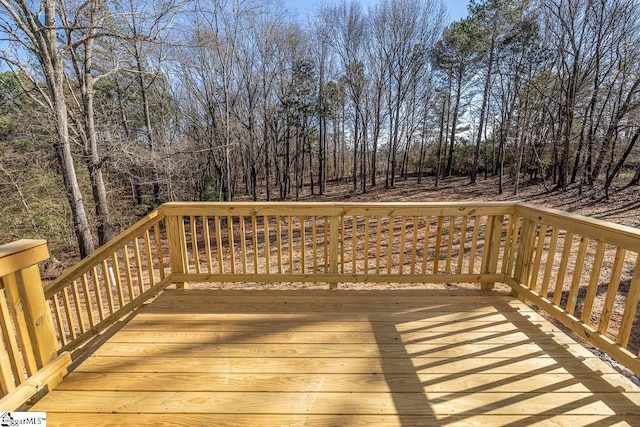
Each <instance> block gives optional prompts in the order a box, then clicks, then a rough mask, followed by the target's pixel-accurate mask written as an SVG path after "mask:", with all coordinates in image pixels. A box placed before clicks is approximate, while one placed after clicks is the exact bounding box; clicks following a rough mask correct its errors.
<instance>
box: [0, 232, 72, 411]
mask: <svg viewBox="0 0 640 427" xmlns="http://www.w3.org/2000/svg"><path fill="white" fill-rule="evenodd" d="M47 258H49V252H48V250H47V245H46V242H45V241H44V240H20V241H17V242H14V243H11V244H8V245H3V246H0V284H1V285H2V292H0V336H1V338H2V339H0V389H1V390H2V395H3V396H4V398H2V399H0V410H2V411H3V412H4V411H10V410H15V409H17V408H19V407H20V406H21V405H22V404H23V403H24V402H26V401H27V400H29V399H31V398H32V397H33V396H34V395H36V394H37V393H39V392H46V391H47V390H49V389H52V388H53V387H55V386H56V385H57V384H59V383H60V381H61V380H62V377H63V376H64V375H65V374H66V373H67V370H66V369H67V367H68V366H69V364H70V363H71V356H70V354H69V353H68V352H61V353H60V355H58V350H59V345H58V342H57V340H56V337H55V334H54V331H53V322H52V318H51V310H50V309H49V306H48V305H47V303H46V301H45V298H44V293H43V291H42V282H41V280H40V271H39V270H38V263H39V262H41V261H44V260H45V259H47Z"/></svg>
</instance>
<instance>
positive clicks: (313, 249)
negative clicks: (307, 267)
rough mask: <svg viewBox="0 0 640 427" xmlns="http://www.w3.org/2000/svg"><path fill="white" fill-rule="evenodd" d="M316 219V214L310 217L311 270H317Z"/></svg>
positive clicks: (315, 271)
mask: <svg viewBox="0 0 640 427" xmlns="http://www.w3.org/2000/svg"><path fill="white" fill-rule="evenodd" d="M317 233H318V231H317V219H316V216H315V215H314V216H312V217H311V239H312V240H311V253H312V254H313V272H314V273H317V272H318V255H317V239H318V237H317Z"/></svg>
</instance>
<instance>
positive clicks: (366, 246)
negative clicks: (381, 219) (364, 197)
mask: <svg viewBox="0 0 640 427" xmlns="http://www.w3.org/2000/svg"><path fill="white" fill-rule="evenodd" d="M369 220H370V218H369V217H368V216H365V217H364V274H369Z"/></svg>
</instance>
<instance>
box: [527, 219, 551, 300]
mask: <svg viewBox="0 0 640 427" xmlns="http://www.w3.org/2000/svg"><path fill="white" fill-rule="evenodd" d="M546 238H547V226H546V225H545V224H540V229H539V230H538V244H537V246H536V254H535V257H534V260H533V267H532V268H531V279H530V280H529V289H531V290H535V289H536V284H537V283H538V274H539V273H540V263H541V261H542V253H543V252H544V242H545V240H546Z"/></svg>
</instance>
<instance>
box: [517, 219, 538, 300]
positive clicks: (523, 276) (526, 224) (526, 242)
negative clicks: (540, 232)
mask: <svg viewBox="0 0 640 427" xmlns="http://www.w3.org/2000/svg"><path fill="white" fill-rule="evenodd" d="M535 233H536V224H534V223H533V222H532V221H530V220H528V219H525V220H524V221H523V222H522V230H521V232H520V242H519V244H518V253H517V254H516V266H515V272H514V279H515V280H516V281H517V282H518V283H520V284H522V285H526V283H527V281H528V278H529V273H530V272H531V261H532V259H533V251H534V247H533V244H534V242H535ZM512 238H513V239H517V238H518V233H517V232H516V231H514V232H513V235H512ZM512 295H514V296H517V293H516V291H515V289H514V290H513V291H512Z"/></svg>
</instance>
